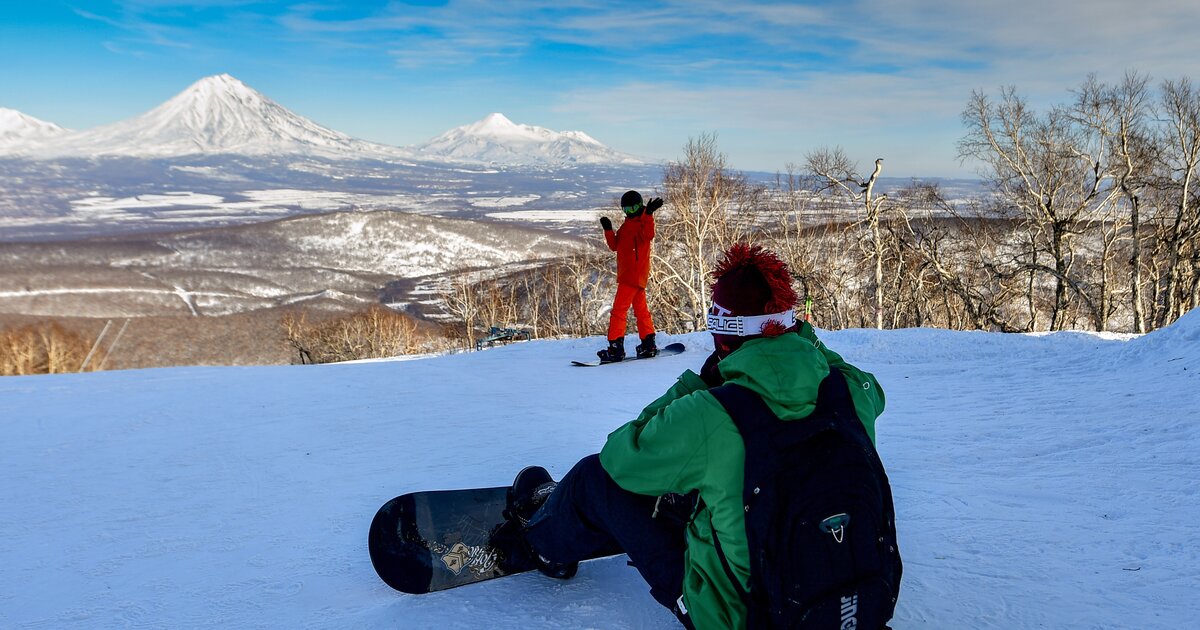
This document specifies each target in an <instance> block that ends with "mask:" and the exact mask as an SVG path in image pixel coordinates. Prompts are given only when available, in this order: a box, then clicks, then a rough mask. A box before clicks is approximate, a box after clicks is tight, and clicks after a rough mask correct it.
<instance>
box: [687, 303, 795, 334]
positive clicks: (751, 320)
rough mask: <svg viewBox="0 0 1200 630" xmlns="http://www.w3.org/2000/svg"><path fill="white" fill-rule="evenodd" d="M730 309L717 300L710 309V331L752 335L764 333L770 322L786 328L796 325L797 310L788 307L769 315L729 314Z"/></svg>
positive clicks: (713, 332)
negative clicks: (717, 302) (723, 306)
mask: <svg viewBox="0 0 1200 630" xmlns="http://www.w3.org/2000/svg"><path fill="white" fill-rule="evenodd" d="M728 313H729V311H728V310H727V309H724V308H722V307H721V306H720V305H718V304H716V303H715V302H714V303H713V305H712V308H710V309H708V332H710V333H712V334H714V335H733V336H735V337H752V336H754V335H758V334H761V333H762V330H763V328H765V327H766V326H767V324H768V323H770V322H776V323H779V324H783V327H784V328H791V327H792V326H795V325H796V312H795V311H793V310H792V309H788V310H786V311H784V312H782V313H770V314H768V315H728Z"/></svg>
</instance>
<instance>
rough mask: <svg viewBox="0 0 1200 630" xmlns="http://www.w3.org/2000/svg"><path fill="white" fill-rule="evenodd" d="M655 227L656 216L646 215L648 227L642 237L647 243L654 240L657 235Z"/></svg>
mask: <svg viewBox="0 0 1200 630" xmlns="http://www.w3.org/2000/svg"><path fill="white" fill-rule="evenodd" d="M654 225H655V224H654V215H653V214H648V215H646V227H645V232H644V233H643V235H642V237H643V238H645V239H646V242H647V243H649V242H650V241H652V240H654V236H655V234H656V232H655V227H654Z"/></svg>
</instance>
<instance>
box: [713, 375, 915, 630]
mask: <svg viewBox="0 0 1200 630" xmlns="http://www.w3.org/2000/svg"><path fill="white" fill-rule="evenodd" d="M709 391H710V392H711V393H712V394H713V396H715V397H716V399H717V400H718V401H719V402H720V403H721V404H722V405H723V406H724V407H725V409H726V410H727V411H728V412H729V415H730V416H731V417H732V418H733V421H734V423H735V424H737V427H738V431H739V432H740V433H741V434H742V440H743V441H744V442H745V445H746V471H745V488H744V494H743V498H744V504H745V509H746V538H747V542H748V543H749V549H750V590H749V592H746V591H745V590H744V589H743V588H742V586H741V583H740V582H739V581H738V580H737V579H736V578H735V577H734V575H733V571H732V570H731V569H730V567H729V563H728V561H727V560H726V558H725V555H724V553H723V552H722V551H721V546H720V543H719V542H717V554H718V555H719V556H720V558H721V562H722V564H723V565H724V567H725V572H726V573H727V574H728V576H729V578H730V580H731V581H732V582H733V584H734V586H735V588H736V589H737V590H738V593H739V594H740V595H741V597H742V600H743V601H744V602H746V606H747V608H748V609H749V621H748V626H749V627H750V628H837V629H839V630H877V629H879V628H885V627H886V624H887V622H888V620H889V619H891V618H892V613H893V611H894V610H895V607H896V597H897V596H898V594H899V592H900V575H901V572H902V564H901V561H900V552H899V548H898V547H897V544H896V524H895V522H896V517H895V509H894V507H893V505H892V490H891V486H890V485H889V484H888V478H887V474H886V473H885V472H884V470H883V464H882V462H880V460H879V454H878V453H877V452H876V450H875V446H874V445H873V444H872V443H871V439H870V437H868V436H867V432H866V429H865V428H864V427H863V425H862V422H860V421H859V419H858V415H857V414H856V413H855V411H854V403H853V400H852V399H851V398H850V392H849V389H848V388H847V384H846V378H845V377H844V376H843V375H842V373H841V371H840V370H838V369H836V368H833V369H830V371H829V376H828V377H826V378H825V379H824V380H822V381H821V385H820V389H819V390H818V393H817V405H816V409H815V410H814V411H813V413H812V414H811V415H810V416H808V417H807V418H803V419H799V420H790V421H781V420H779V419H778V418H777V417H776V416H775V414H773V413H772V412H771V410H770V409H769V408H768V407H767V405H766V404H765V403H764V402H763V401H762V398H760V397H759V396H758V395H757V394H756V393H754V392H753V391H751V390H749V389H746V388H745V387H742V386H740V385H736V384H731V383H730V384H725V385H722V386H720V387H716V388H713V389H711V390H709ZM715 538H716V536H714V539H715Z"/></svg>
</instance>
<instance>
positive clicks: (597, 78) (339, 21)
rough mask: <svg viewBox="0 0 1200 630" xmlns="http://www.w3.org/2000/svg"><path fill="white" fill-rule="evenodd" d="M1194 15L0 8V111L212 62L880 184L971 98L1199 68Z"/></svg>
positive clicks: (309, 88)
mask: <svg viewBox="0 0 1200 630" xmlns="http://www.w3.org/2000/svg"><path fill="white" fill-rule="evenodd" d="M1198 18H1200V2H1195V1H1194V0H1138V1H1137V2H1130V1H1129V0H1091V1H1086V2H1085V1H1063V0H1053V1H1052V0H1007V1H1003V2H993V1H990V0H980V1H974V0H957V1H954V2H948V1H942V0H937V1H933V0H862V1H859V0H847V1H842V2H827V1H815V2H731V1H729V0H687V1H683V0H680V1H666V2H650V1H644V2H613V1H593V0H561V1H549V0H547V1H509V2H501V1H486V0H446V1H430V0H426V1H415V2H358V3H334V2H324V1H321V0H316V1H311V2H235V1H232V0H210V1H207V2H182V1H176V0H109V1H104V2H95V1H87V0H79V1H76V2H60V1H58V0H41V1H38V2H32V1H26V0H0V59H4V60H5V63H0V107H9V108H13V109H17V110H20V111H22V112H25V113H27V114H29V115H32V116H35V117H37V118H41V119H43V120H49V121H51V122H55V123H58V124H60V125H63V126H66V127H70V128H74V129H82V128H87V127H92V126H96V125H100V124H106V123H110V122H115V121H117V120H120V119H122V118H127V117H130V116H134V115H137V114H139V113H141V112H144V111H146V110H148V109H151V108H152V107H154V106H156V105H158V104H160V103H161V102H162V101H165V100H166V99H168V98H170V97H171V96H173V95H175V94H176V93H178V92H179V91H181V90H183V89H184V88H186V87H187V86H188V85H189V84H191V83H192V82H194V81H196V80H198V79H200V78H202V77H204V76H208V75H213V74H219V73H222V72H227V73H229V74H232V75H233V76H235V77H237V78H238V79H241V80H242V81H243V82H245V83H246V84H248V85H250V86H251V87H253V88H255V89H257V90H259V91H260V92H262V93H264V94H265V95H267V96H268V97H270V98H272V99H274V100H276V101H278V102H279V103H281V104H283V105H284V106H286V107H288V108H290V109H292V110H293V111H296V112H297V113H299V114H301V115H304V116H307V117H309V118H312V119H313V120H315V121H316V122H318V123H320V124H322V125H325V126H327V127H332V128H334V129H337V130H339V131H343V132H345V133H349V134H351V135H354V136H357V137H360V138H364V139H367V140H372V141H376V142H384V143H388V144H395V145H408V144H414V143H418V142H422V141H424V140H427V139H429V138H431V137H433V136H435V135H437V134H439V133H441V132H443V131H445V130H447V129H449V128H451V127H455V126H458V125H462V124H467V123H470V122H473V121H475V120H478V119H480V118H482V117H483V116H485V115H486V114H488V113H489V112H493V111H499V112H503V113H504V114H505V115H507V116H508V117H509V118H511V119H512V120H514V121H516V122H521V123H527V124H534V125H540V126H543V127H549V128H551V129H557V130H568V129H577V130H582V131H585V132H587V133H589V134H591V135H592V136H594V137H595V138H597V139H598V140H600V141H601V142H603V143H605V144H607V145H609V146H611V147H613V148H615V149H618V150H622V151H627V152H630V153H634V154H637V155H642V156H646V157H650V158H655V159H664V160H669V159H673V158H676V157H678V156H679V155H680V154H681V150H682V148H683V146H684V145H685V144H686V143H687V141H688V139H689V138H694V137H697V136H699V135H700V134H702V133H715V134H716V135H717V142H718V146H719V148H720V149H721V150H722V151H723V152H724V153H726V154H727V156H728V158H729V162H730V164H731V165H732V166H733V167H735V168H738V169H743V170H763V171H776V170H782V169H784V168H785V167H786V165H787V164H788V163H799V162H801V161H802V160H803V158H804V155H805V153H807V152H808V151H811V150H812V149H815V148H818V147H821V146H841V147H844V148H845V149H846V151H847V153H849V154H850V155H851V157H852V158H854V159H855V160H857V161H858V162H859V163H860V164H863V165H864V167H865V166H868V165H871V163H872V162H873V161H874V159H875V158H876V157H881V156H882V157H884V158H886V162H885V164H886V165H887V169H886V171H885V174H886V175H893V176H931V175H940V176H970V175H971V174H972V172H973V170H974V168H975V165H973V164H970V163H968V164H960V163H959V161H958V159H957V157H956V151H955V142H956V141H957V140H958V139H959V137H961V135H962V125H961V122H960V118H959V115H960V113H961V111H962V109H963V107H964V106H965V105H966V102H967V99H968V97H969V96H970V93H971V91H972V90H973V89H981V90H985V91H989V92H993V93H994V92H995V91H996V90H997V89H998V88H999V87H1000V86H1002V85H1015V86H1016V87H1017V88H1018V90H1019V91H1020V92H1021V93H1023V94H1024V95H1026V96H1027V97H1029V98H1030V100H1031V101H1032V102H1033V103H1035V104H1037V105H1040V106H1043V107H1044V106H1046V105H1049V104H1052V103H1058V102H1064V101H1066V100H1069V99H1070V89H1071V88H1073V87H1075V86H1078V85H1079V84H1080V83H1081V82H1082V81H1083V80H1084V79H1085V78H1086V77H1087V74H1088V73H1093V72H1094V73H1096V74H1097V75H1098V76H1099V78H1100V79H1101V80H1110V81H1115V80H1118V79H1119V78H1120V77H1121V76H1122V75H1123V74H1124V73H1125V71H1126V70H1129V69H1136V70H1139V71H1141V72H1143V73H1147V74H1150V75H1151V76H1153V77H1155V78H1156V79H1164V78H1178V77H1180V76H1187V75H1188V73H1189V72H1191V73H1193V74H1196V73H1195V70H1196V69H1197V68H1200V65H1198V64H1197V62H1196V60H1197V59H1200V43H1197V42H1198V41H1200V38H1197V37H1196V36H1195V32H1194V31H1195V29H1196V27H1197V24H1200V19H1198ZM1192 78H1193V79H1200V76H1193V77H1192Z"/></svg>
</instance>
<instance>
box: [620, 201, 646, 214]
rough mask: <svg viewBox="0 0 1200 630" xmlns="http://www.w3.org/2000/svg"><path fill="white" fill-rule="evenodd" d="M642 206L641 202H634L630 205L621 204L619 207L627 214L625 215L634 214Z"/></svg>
mask: <svg viewBox="0 0 1200 630" xmlns="http://www.w3.org/2000/svg"><path fill="white" fill-rule="evenodd" d="M642 207H643V206H642V204H640V203H636V204H633V205H632V206H621V209H622V210H624V211H625V214H627V215H634V214H637V211H638V210H641V209H642Z"/></svg>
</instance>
